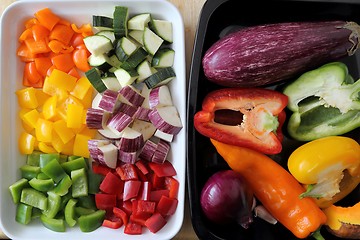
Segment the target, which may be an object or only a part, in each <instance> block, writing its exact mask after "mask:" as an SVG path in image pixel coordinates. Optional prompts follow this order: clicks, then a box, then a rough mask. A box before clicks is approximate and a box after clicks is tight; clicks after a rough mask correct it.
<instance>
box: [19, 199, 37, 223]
mask: <svg viewBox="0 0 360 240" xmlns="http://www.w3.org/2000/svg"><path fill="white" fill-rule="evenodd" d="M32 209H33V207H32V206H29V205H27V204H23V203H19V204H18V205H17V207H16V216H15V221H16V222H18V223H21V224H25V225H26V224H29V222H30V221H31V214H32Z"/></svg>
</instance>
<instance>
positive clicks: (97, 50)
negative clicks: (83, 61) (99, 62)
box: [84, 35, 113, 55]
mask: <svg viewBox="0 0 360 240" xmlns="http://www.w3.org/2000/svg"><path fill="white" fill-rule="evenodd" d="M84 44H85V46H86V48H87V49H88V50H89V52H90V53H91V54H94V55H101V54H104V53H107V52H109V51H110V50H112V49H113V45H112V43H111V40H110V39H109V38H107V37H105V36H101V35H93V36H89V37H86V38H84Z"/></svg>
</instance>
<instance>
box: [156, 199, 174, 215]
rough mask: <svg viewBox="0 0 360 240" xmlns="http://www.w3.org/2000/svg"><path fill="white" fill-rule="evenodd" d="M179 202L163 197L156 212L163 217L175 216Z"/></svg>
mask: <svg viewBox="0 0 360 240" xmlns="http://www.w3.org/2000/svg"><path fill="white" fill-rule="evenodd" d="M177 205H178V200H177V199H176V198H169V197H166V196H161V198H160V201H159V203H158V205H157V207H156V211H157V212H159V213H160V214H161V215H163V216H169V215H173V214H174V213H175V211H176V208H177Z"/></svg>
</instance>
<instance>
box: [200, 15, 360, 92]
mask: <svg viewBox="0 0 360 240" xmlns="http://www.w3.org/2000/svg"><path fill="white" fill-rule="evenodd" d="M359 32H360V31H359V25H357V24H356V23H355V22H345V21H327V22H290V23H276V24H267V25H259V26H254V27H248V28H243V29H240V30H238V31H236V32H234V33H230V34H229V35H227V36H225V37H223V38H222V39H220V40H219V41H217V42H216V43H214V44H213V45H212V46H211V47H210V48H209V49H208V50H207V51H206V53H205V55H204V57H203V61H202V64H203V69H204V73H205V76H206V77H207V78H208V79H209V80H210V81H212V82H215V83H217V84H219V85H222V86H227V87H245V86H246V87H256V86H263V85H268V84H273V83H277V82H279V81H282V80H286V79H289V78H292V77H295V76H296V75H297V74H299V73H302V72H305V71H308V70H310V69H312V68H314V67H317V66H319V65H321V64H323V63H325V62H329V61H332V60H337V59H340V58H342V57H346V56H349V55H352V54H354V52H355V51H356V49H357V48H358V42H359V41H358V37H359Z"/></svg>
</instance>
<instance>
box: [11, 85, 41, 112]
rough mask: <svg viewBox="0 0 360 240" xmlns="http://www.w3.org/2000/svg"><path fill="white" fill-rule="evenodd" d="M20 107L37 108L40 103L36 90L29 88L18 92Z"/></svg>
mask: <svg viewBox="0 0 360 240" xmlns="http://www.w3.org/2000/svg"><path fill="white" fill-rule="evenodd" d="M16 96H17V99H18V103H19V106H20V107H21V108H29V109H34V108H37V107H38V105H39V103H38V100H37V98H36V93H35V88H33V87H28V88H24V89H20V90H18V91H16Z"/></svg>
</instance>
